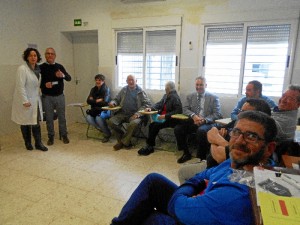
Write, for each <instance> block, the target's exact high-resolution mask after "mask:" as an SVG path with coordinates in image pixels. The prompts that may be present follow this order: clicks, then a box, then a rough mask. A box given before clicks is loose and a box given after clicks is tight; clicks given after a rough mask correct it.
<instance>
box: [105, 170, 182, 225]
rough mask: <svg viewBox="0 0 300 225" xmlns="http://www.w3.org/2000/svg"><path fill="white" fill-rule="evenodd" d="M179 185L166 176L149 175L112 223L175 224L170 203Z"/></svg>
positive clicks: (134, 224)
mask: <svg viewBox="0 0 300 225" xmlns="http://www.w3.org/2000/svg"><path fill="white" fill-rule="evenodd" d="M177 188H178V186H177V185H176V184H175V183H173V182H172V181H170V180H169V179H167V178H166V177H164V176H162V175H160V174H157V173H151V174H149V175H147V176H146V177H145V178H144V179H143V180H142V182H141V183H140V184H139V186H138V187H137V188H136V189H135V191H134V192H133V193H132V195H131V196H130V198H129V200H128V201H127V202H126V204H125V205H124V207H123V208H122V210H121V212H120V214H119V216H118V217H115V218H114V219H113V220H112V223H111V224H112V225H175V224H177V222H176V220H175V219H174V218H173V217H171V216H170V215H168V203H169V201H170V199H171V197H172V195H173V193H174V191H175V190H176V189H177Z"/></svg>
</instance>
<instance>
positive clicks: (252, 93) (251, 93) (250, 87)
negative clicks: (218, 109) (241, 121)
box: [230, 80, 277, 120]
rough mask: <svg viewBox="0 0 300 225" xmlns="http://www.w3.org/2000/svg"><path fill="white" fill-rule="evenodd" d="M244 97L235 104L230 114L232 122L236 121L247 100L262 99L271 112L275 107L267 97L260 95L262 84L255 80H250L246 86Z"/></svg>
mask: <svg viewBox="0 0 300 225" xmlns="http://www.w3.org/2000/svg"><path fill="white" fill-rule="evenodd" d="M245 95H246V96H244V97H242V98H241V99H240V100H239V101H238V103H237V104H236V106H235V107H234V109H233V110H232V112H231V114H230V116H231V119H232V120H236V119H237V117H238V114H239V112H240V110H241V108H242V106H243V105H244V103H245V102H246V100H247V99H249V98H258V99H262V100H264V101H266V102H267V103H268V105H269V106H270V109H271V110H272V109H273V108H274V107H276V106H277V105H276V103H275V102H274V101H273V100H272V99H270V98H269V97H268V96H265V95H263V94H262V83H260V82H259V81H257V80H252V81H250V82H249V83H248V84H247V86H246V92H245Z"/></svg>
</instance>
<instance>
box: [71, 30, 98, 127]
mask: <svg viewBox="0 0 300 225" xmlns="http://www.w3.org/2000/svg"><path fill="white" fill-rule="evenodd" d="M69 34H70V35H71V37H72V46H73V60H74V61H73V62H74V74H73V76H72V79H73V80H74V82H75V90H74V95H75V96H73V97H72V99H73V100H74V102H76V103H84V102H86V99H87V96H88V94H89V92H90V90H91V88H92V87H93V86H94V85H95V82H94V77H95V75H96V74H98V66H99V60H98V59H99V57H98V31H80V32H70V33H69ZM86 109H87V108H86ZM86 109H84V111H85V110H86ZM70 112H71V113H72V112H73V113H74V114H73V115H70V116H71V117H73V119H75V121H77V122H85V121H84V118H83V116H82V114H81V113H79V112H80V108H78V109H70ZM75 115H76V116H75ZM74 116H75V117H76V118H74Z"/></svg>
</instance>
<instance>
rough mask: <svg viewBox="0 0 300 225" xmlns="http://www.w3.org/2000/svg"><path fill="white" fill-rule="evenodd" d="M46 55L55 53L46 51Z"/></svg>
mask: <svg viewBox="0 0 300 225" xmlns="http://www.w3.org/2000/svg"><path fill="white" fill-rule="evenodd" d="M46 55H55V53H52V52H46Z"/></svg>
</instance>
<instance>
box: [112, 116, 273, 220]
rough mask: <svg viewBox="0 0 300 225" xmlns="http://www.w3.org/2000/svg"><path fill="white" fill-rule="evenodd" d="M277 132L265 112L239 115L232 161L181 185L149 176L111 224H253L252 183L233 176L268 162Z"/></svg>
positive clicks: (158, 176)
mask: <svg viewBox="0 0 300 225" xmlns="http://www.w3.org/2000/svg"><path fill="white" fill-rule="evenodd" d="M276 134H277V129H276V124H275V121H274V120H273V119H272V118H271V117H270V116H268V115H266V114H265V113H261V112H256V111H248V112H243V113H241V114H239V118H238V121H237V122H236V124H235V127H234V129H233V130H232V132H231V133H230V135H231V138H230V141H229V155H230V159H228V160H226V161H225V162H223V163H221V164H220V165H219V166H217V167H213V168H210V169H208V170H205V171H203V172H201V173H198V174H196V175H195V176H194V177H192V178H191V179H189V180H188V181H187V182H185V183H184V184H183V185H181V186H180V187H178V186H177V185H176V184H175V183H173V182H172V181H170V180H169V179H167V178H166V177H164V176H162V175H160V174H156V173H152V174H149V175H148V176H146V177H145V178H144V180H143V181H142V182H141V183H140V184H139V186H138V187H137V188H136V189H135V191H134V192H133V194H132V195H131V197H130V198H129V200H128V201H127V202H126V204H125V205H124V207H123V208H122V210H121V212H120V214H119V216H118V217H116V218H114V219H113V220H112V223H111V224H112V225H118V224H130V225H137V224H144V225H147V224H174V225H175V224H230V225H232V224H243V225H247V224H253V223H254V221H253V214H252V205H251V200H250V198H249V187H248V186H246V185H244V184H240V183H238V182H237V181H233V180H232V176H233V174H235V173H238V172H239V171H242V170H244V171H247V172H249V173H250V174H251V173H252V171H253V167H254V166H257V165H266V164H268V159H269V157H270V156H271V155H272V153H273V151H274V149H275V146H276V143H275V141H274V138H275V137H276ZM242 177H243V176H242ZM206 181H208V183H207V185H206ZM203 190H205V192H204V193H201V192H202V191H203Z"/></svg>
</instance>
